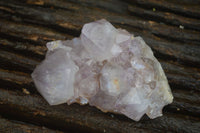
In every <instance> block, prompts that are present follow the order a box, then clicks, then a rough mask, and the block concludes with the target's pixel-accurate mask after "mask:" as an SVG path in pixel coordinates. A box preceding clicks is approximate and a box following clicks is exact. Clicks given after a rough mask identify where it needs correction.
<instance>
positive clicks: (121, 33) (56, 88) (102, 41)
mask: <svg viewBox="0 0 200 133" xmlns="http://www.w3.org/2000/svg"><path fill="white" fill-rule="evenodd" d="M47 48H48V52H47V54H46V59H45V60H44V61H43V62H42V63H41V64H40V65H38V66H37V67H36V69H35V70H34V72H33V73H32V78H33V80H34V83H35V85H36V87H37V89H38V91H39V92H40V93H41V95H42V96H43V97H44V98H45V99H46V100H47V101H48V103H49V104H50V105H56V104H61V103H65V102H67V103H68V104H71V103H74V102H77V103H80V104H87V103H89V104H90V105H91V106H96V107H97V108H99V109H100V110H102V111H104V112H115V113H121V114H124V115H126V116H127V117H129V118H131V119H133V120H136V121H138V120H140V118H141V117H142V116H143V115H144V114H145V113H146V114H147V115H148V116H149V117H150V118H156V117H158V116H161V115H162V108H163V107H164V106H165V105H167V104H169V103H171V102H172V100H173V96H172V93H171V90H170V88H169V85H168V81H167V79H166V76H165V74H164V72H163V69H162V67H161V65H160V63H159V62H158V61H157V59H156V58H155V57H154V55H153V52H152V50H151V48H150V47H149V46H148V45H146V43H145V42H144V40H143V39H142V38H141V37H134V36H133V35H132V34H130V33H129V32H127V31H126V30H122V29H116V28H115V27H114V26H112V25H111V24H110V23H109V22H108V21H106V20H104V19H102V20H99V21H95V22H92V23H88V24H85V25H84V26H83V29H82V33H81V35H80V38H74V39H72V40H67V41H53V42H49V43H47Z"/></svg>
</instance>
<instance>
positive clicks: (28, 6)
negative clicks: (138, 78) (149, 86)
mask: <svg viewBox="0 0 200 133" xmlns="http://www.w3.org/2000/svg"><path fill="white" fill-rule="evenodd" d="M101 18H105V19H107V20H109V21H110V22H111V23H112V24H114V25H115V26H116V27H121V28H124V29H126V30H128V31H129V32H132V33H133V34H135V35H140V36H142V37H143V38H144V40H145V41H146V42H147V44H148V45H149V46H150V47H151V48H152V49H153V51H154V54H155V56H156V57H157V58H158V60H159V61H160V62H161V64H162V66H163V68H164V71H165V72H166V75H167V77H168V79H169V84H170V86H171V89H172V92H173V95H174V102H173V103H172V104H171V105H168V106H166V107H165V108H164V111H163V112H164V116H163V117H159V118H157V119H154V120H151V119H149V118H147V116H144V117H143V118H142V120H141V121H139V122H134V121H133V120H130V119H128V118H127V117H125V116H122V115H115V114H111V113H102V112H101V111H99V110H98V109H96V108H94V107H90V106H80V105H78V104H73V105H71V106H67V104H62V105H59V106H49V105H48V104H47V102H46V101H45V100H44V99H43V98H42V97H41V96H40V95H39V93H38V92H37V91H36V89H35V87H34V84H33V82H32V79H31V77H30V74H31V72H32V71H33V69H34V68H35V66H36V65H37V64H39V62H41V61H42V60H43V59H44V55H45V52H46V48H45V43H46V42H48V41H51V40H58V39H61V40H64V39H71V38H73V37H74V36H79V34H80V30H81V27H82V26H83V24H84V23H87V22H91V21H94V20H98V19H101ZM182 26H183V27H184V29H183V28H182ZM0 132H2V133H4V132H16V133H21V132H25V133H30V132H38V133H43V132H47V133H48V132H81V133H82V132H95V133H96V132H107V133H117V132H121V133H129V132H136V133H137V132H153V133H155V132H177V133H184V132H186V133H190V132H194V133H199V132H200V0H168V1H164V0H126V1H123V0H101V1H100V0H96V1H95V0H0Z"/></svg>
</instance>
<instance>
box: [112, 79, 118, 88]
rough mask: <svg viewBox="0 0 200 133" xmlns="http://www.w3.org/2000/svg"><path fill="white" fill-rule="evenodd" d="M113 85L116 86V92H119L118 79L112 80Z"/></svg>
mask: <svg viewBox="0 0 200 133" xmlns="http://www.w3.org/2000/svg"><path fill="white" fill-rule="evenodd" d="M113 83H114V85H115V86H116V88H117V90H119V80H118V79H114V80H113Z"/></svg>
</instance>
